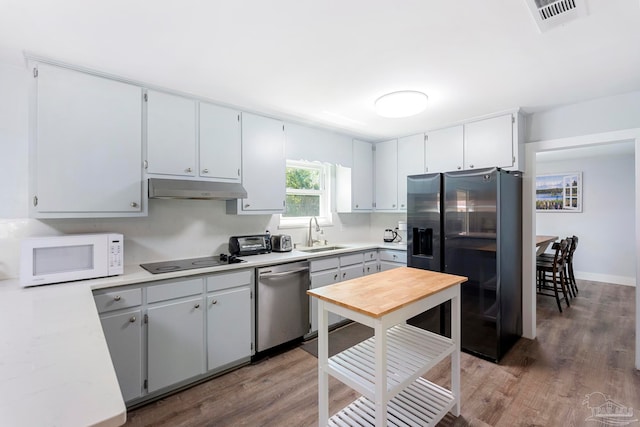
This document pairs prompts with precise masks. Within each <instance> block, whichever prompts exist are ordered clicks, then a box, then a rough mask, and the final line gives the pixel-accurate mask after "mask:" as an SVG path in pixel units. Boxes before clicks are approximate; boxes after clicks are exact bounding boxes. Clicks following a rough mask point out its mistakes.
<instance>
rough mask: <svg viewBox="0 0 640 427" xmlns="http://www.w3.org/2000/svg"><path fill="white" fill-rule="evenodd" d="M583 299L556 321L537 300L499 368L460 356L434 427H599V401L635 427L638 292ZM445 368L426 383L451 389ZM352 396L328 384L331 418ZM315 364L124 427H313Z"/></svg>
mask: <svg viewBox="0 0 640 427" xmlns="http://www.w3.org/2000/svg"><path fill="white" fill-rule="evenodd" d="M578 286H579V288H580V293H579V295H578V297H577V298H575V299H573V300H571V301H570V302H571V307H570V308H568V309H564V307H563V309H564V312H563V313H559V312H558V309H557V306H556V302H555V300H554V299H553V298H550V297H545V296H540V295H539V296H538V338H537V339H536V340H526V339H521V340H520V341H519V342H518V343H517V344H516V346H515V347H514V348H513V349H512V350H511V351H510V352H509V353H508V354H507V356H506V357H505V358H504V359H503V360H502V361H501V362H500V364H499V365H496V364H493V363H490V362H486V361H484V360H481V359H478V358H475V357H473V356H470V355H468V354H465V353H463V354H462V357H461V370H462V372H461V394H462V410H461V412H462V415H461V416H460V417H458V418H455V417H453V416H452V415H451V414H449V415H448V416H447V417H445V419H444V420H443V421H442V422H441V423H440V424H439V426H505V427H512V426H596V425H599V424H598V423H596V422H594V421H587V418H588V417H589V416H590V415H591V411H590V409H589V407H588V405H590V406H594V404H595V403H596V402H597V403H602V402H598V398H600V399H601V398H602V396H600V395H593V396H592V397H591V400H590V401H588V402H587V404H583V402H584V401H585V396H586V395H588V394H590V393H594V392H600V393H603V394H604V395H606V397H607V398H610V399H611V400H613V401H614V402H617V403H618V404H620V405H623V406H626V407H628V408H633V411H634V417H633V418H634V419H638V420H640V372H638V371H636V370H635V369H634V339H635V338H634V337H635V334H634V325H635V288H632V287H626V286H618V285H607V284H601V283H595V282H587V281H578ZM448 369H449V366H448V363H447V362H446V361H445V362H443V363H441V364H439V365H438V366H437V367H436V368H435V369H433V370H432V371H431V372H430V373H429V374H428V375H426V376H425V377H427V378H428V379H430V380H432V381H435V382H437V383H439V384H442V385H445V386H446V385H448V381H449V371H448ZM356 397H357V395H356V394H355V393H354V392H353V391H351V390H350V389H349V388H348V387H346V386H344V385H342V384H341V383H339V382H338V381H336V380H333V379H332V380H331V381H330V398H331V402H330V405H331V410H332V411H333V412H335V411H337V410H338V409H340V408H342V407H343V406H345V405H347V404H348V403H350V402H351V401H352V400H353V399H355V398H356ZM317 417H318V413H317V360H316V359H315V358H314V357H313V356H311V355H310V354H309V353H307V352H305V351H303V350H301V349H300V348H294V349H292V350H290V351H288V352H286V353H283V354H280V355H277V356H274V357H271V358H269V359H267V360H263V361H261V362H259V363H256V364H254V365H250V366H246V367H243V368H241V369H238V370H236V371H234V372H232V373H229V374H227V375H224V376H222V377H219V378H215V379H213V380H210V381H208V382H205V383H202V384H200V385H198V386H195V387H193V388H191V389H188V390H186V391H182V392H180V393H178V394H175V395H173V396H169V397H167V398H164V399H162V400H159V401H157V402H154V403H151V404H149V405H147V406H144V407H141V408H138V409H136V410H132V411H130V412H129V414H128V421H127V424H126V426H131V427H133V426H172V427H174V426H273V427H276V426H277V427H284V426H294V427H298V426H300V427H303V426H316V425H317V422H318V418H317ZM630 425H631V426H634V425H638V426H640V421H637V422H633V423H631V424H630Z"/></svg>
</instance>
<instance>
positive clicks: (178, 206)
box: [0, 200, 397, 280]
mask: <svg viewBox="0 0 640 427" xmlns="http://www.w3.org/2000/svg"><path fill="white" fill-rule="evenodd" d="M373 216H375V215H371V214H340V215H338V214H334V216H333V225H332V226H326V227H323V230H324V236H325V237H324V238H325V239H327V240H328V241H329V242H330V243H348V242H369V241H374V242H378V241H380V242H381V241H382V237H381V236H382V231H384V229H382V230H381V231H380V232H379V233H378V232H376V233H372V232H371V228H370V217H373ZM385 216H386V215H385ZM388 216H389V217H391V216H392V215H388ZM389 220H391V218H389ZM395 221H396V222H397V220H395ZM278 223H279V219H278V216H277V215H246V216H236V215H227V214H226V205H225V202H224V201H200V200H149V215H148V217H142V218H98V219H90V218H83V219H55V220H36V219H29V218H18V219H4V218H3V219H0V280H2V279H11V278H16V277H18V274H19V266H20V242H21V240H22V239H23V238H25V237H28V236H46V235H57V234H74V233H101V232H117V233H122V234H123V235H124V237H125V265H131V264H140V263H142V262H153V261H164V260H168V259H176V258H190V257H199V256H207V255H214V254H219V253H221V252H225V253H226V252H228V246H227V245H228V239H229V236H232V235H242V234H259V233H264V232H265V230H269V231H270V232H271V233H272V234H278V233H284V234H290V235H291V236H292V238H293V242H294V243H299V242H304V241H305V239H306V237H307V228H306V227H305V228H293V229H283V230H279V229H278Z"/></svg>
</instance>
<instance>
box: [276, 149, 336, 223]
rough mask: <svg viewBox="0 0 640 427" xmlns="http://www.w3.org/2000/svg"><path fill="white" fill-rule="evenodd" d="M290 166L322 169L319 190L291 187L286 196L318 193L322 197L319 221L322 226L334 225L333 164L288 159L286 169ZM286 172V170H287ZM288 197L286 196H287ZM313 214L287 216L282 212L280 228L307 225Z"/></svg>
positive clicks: (317, 217)
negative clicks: (332, 201) (332, 206)
mask: <svg viewBox="0 0 640 427" xmlns="http://www.w3.org/2000/svg"><path fill="white" fill-rule="evenodd" d="M288 168H297V169H310V170H318V171H320V189H319V190H305V189H289V188H287V189H286V190H285V191H286V196H288V195H290V194H291V195H318V196H319V197H320V214H319V215H318V216H316V219H317V220H318V223H319V224H320V225H322V226H327V225H332V224H333V218H332V214H331V205H332V203H331V165H329V164H327V163H322V162H318V161H315V162H311V161H306V160H291V159H287V160H286V167H285V171H286V169H288ZM285 173H286V172H285ZM285 199H286V197H285ZM312 218H313V217H312V216H294V217H287V216H284V214H280V224H279V226H278V228H300V227H307V226H308V225H309V221H310V220H311V219H312Z"/></svg>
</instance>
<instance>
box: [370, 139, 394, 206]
mask: <svg viewBox="0 0 640 427" xmlns="http://www.w3.org/2000/svg"><path fill="white" fill-rule="evenodd" d="M375 194H376V197H375V210H376V211H397V210H398V140H397V139H392V140H390V141H384V142H379V143H377V144H376V145H375Z"/></svg>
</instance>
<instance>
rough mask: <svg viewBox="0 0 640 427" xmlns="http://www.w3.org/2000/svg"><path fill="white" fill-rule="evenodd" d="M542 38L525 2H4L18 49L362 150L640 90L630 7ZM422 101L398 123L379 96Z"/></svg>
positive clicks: (638, 33)
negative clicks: (312, 127) (307, 127)
mask: <svg viewBox="0 0 640 427" xmlns="http://www.w3.org/2000/svg"><path fill="white" fill-rule="evenodd" d="M586 3H587V8H588V15H587V16H586V17H584V18H582V19H579V20H576V21H573V22H570V23H567V24H565V25H563V26H561V27H558V28H554V29H552V30H550V31H547V32H545V33H540V31H539V30H538V28H537V27H536V25H535V23H534V21H533V19H532V17H531V14H530V12H529V9H528V8H527V5H526V4H525V2H524V0H483V1H479V0H457V1H442V0H440V1H432V0H429V1H428V0H399V1H389V0H323V1H318V0H315V1H314V0H270V1H260V0H227V1H215V0H180V1H168V0H158V1H151V0H148V1H144V0H109V1H106V0H103V1H95V0H64V1H57V2H55V1H50V0H0V54H2V53H4V54H5V55H9V53H11V54H12V55H13V54H14V52H21V51H23V50H25V51H28V52H31V53H33V54H36V55H41V56H45V57H49V58H52V59H56V60H59V61H63V62H67V63H70V64H73V65H78V66H83V67H87V68H91V69H95V70H99V71H102V72H105V73H110V74H114V75H118V76H121V77H124V78H128V79H132V80H136V81H141V82H145V83H148V84H153V85H158V86H162V87H165V88H168V89H173V90H177V91H181V92H186V93H191V94H195V95H198V96H202V97H205V98H209V99H212V100H215V101H218V102H220V103H222V104H228V105H234V106H237V107H239V108H242V109H244V110H245V111H253V112H260V113H264V114H266V115H271V116H276V117H280V118H283V119H288V120H295V121H299V122H303V123H312V124H317V125H320V126H325V127H331V128H335V129H339V130H342V131H345V132H348V133H351V134H355V135H358V136H360V137H362V138H366V139H370V140H380V139H384V138H388V137H392V136H401V135H408V134H412V133H417V132H420V131H425V130H428V129H434V128H437V127H442V126H446V125H449V124H453V123H457V122H461V121H464V120H466V119H470V118H474V117H479V116H483V115H486V114H491V113H494V112H499V111H505V110H509V109H512V108H515V107H521V108H523V109H524V111H525V112H534V111H539V110H542V109H546V108H550V107H553V106H555V105H562V104H568V103H574V102H579V101H583V100H587V99H593V98H598V97H602V96H606V95H612V94H620V93H625V92H630V91H634V90H639V89H640V4H639V2H638V0H587V1H586ZM403 89H410V90H419V91H423V92H425V93H427V94H428V96H429V100H430V103H429V107H428V108H427V110H426V111H424V112H423V113H421V114H419V115H417V116H414V117H411V118H405V119H386V118H381V117H378V116H376V115H375V112H374V108H373V103H374V101H375V99H376V98H378V97H379V96H381V95H382V94H384V93H388V92H392V91H397V90H403Z"/></svg>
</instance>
